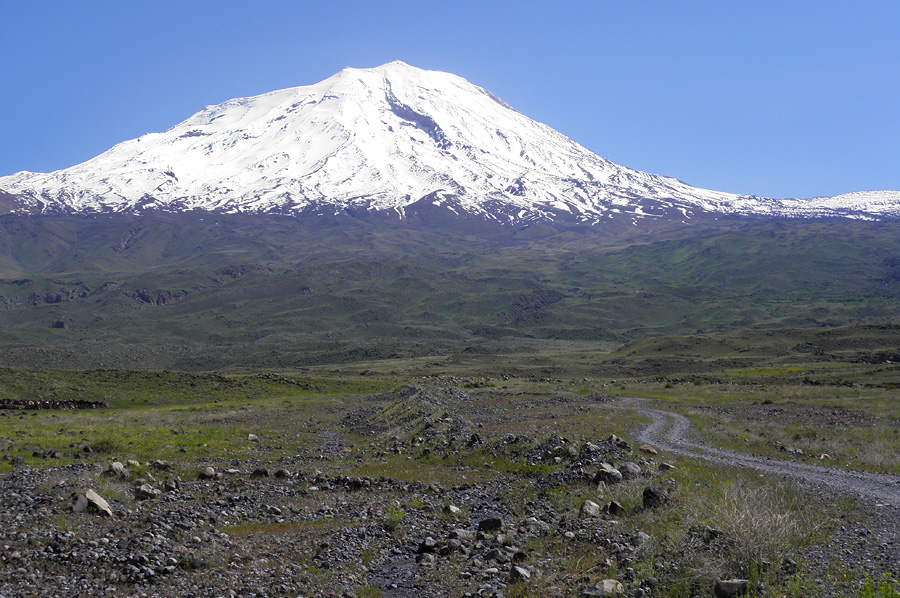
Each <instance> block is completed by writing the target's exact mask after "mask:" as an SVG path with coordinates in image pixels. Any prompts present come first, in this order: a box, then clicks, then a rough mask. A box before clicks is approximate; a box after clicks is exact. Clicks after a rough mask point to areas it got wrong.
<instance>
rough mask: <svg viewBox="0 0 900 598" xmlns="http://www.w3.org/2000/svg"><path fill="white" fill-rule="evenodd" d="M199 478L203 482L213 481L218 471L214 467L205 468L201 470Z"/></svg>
mask: <svg viewBox="0 0 900 598" xmlns="http://www.w3.org/2000/svg"><path fill="white" fill-rule="evenodd" d="M197 477H198V478H200V479H201V480H212V479H214V478H215V477H216V469H215V468H214V467H209V466H208V467H204V468H203V469H201V470H200V473H198V474H197Z"/></svg>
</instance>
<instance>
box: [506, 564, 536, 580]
mask: <svg viewBox="0 0 900 598" xmlns="http://www.w3.org/2000/svg"><path fill="white" fill-rule="evenodd" d="M529 579H531V573H529V572H528V569H525V568H524V567H518V566H514V567H513V568H512V569H510V571H509V580H510V581H511V582H512V583H516V582H524V581H528V580H529Z"/></svg>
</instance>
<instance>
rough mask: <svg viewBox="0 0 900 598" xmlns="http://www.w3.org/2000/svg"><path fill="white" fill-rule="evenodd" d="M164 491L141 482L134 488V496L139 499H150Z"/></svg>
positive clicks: (157, 496)
mask: <svg viewBox="0 0 900 598" xmlns="http://www.w3.org/2000/svg"><path fill="white" fill-rule="evenodd" d="M161 494H162V492H161V491H160V490H157V489H156V488H154V487H153V486H151V485H150V484H141V485H140V486H138V487H137V488H135V490H134V497H135V498H136V499H137V500H150V499H153V498H159V497H160V495H161Z"/></svg>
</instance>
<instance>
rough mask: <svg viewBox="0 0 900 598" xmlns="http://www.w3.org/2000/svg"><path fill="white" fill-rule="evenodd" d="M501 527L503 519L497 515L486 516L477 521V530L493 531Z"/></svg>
mask: <svg viewBox="0 0 900 598" xmlns="http://www.w3.org/2000/svg"><path fill="white" fill-rule="evenodd" d="M501 529H503V520H502V519H500V518H499V517H488V518H487V519H482V520H481V521H479V522H478V531H480V532H495V531H498V530H501Z"/></svg>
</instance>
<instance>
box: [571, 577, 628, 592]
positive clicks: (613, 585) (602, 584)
mask: <svg viewBox="0 0 900 598" xmlns="http://www.w3.org/2000/svg"><path fill="white" fill-rule="evenodd" d="M624 594H625V586H623V585H622V584H621V583H619V582H618V581H616V580H615V579H601V580H600V581H598V582H597V583H595V584H594V585H592V586H588V587H586V588H584V589H583V590H581V595H582V596H622V595H624Z"/></svg>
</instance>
